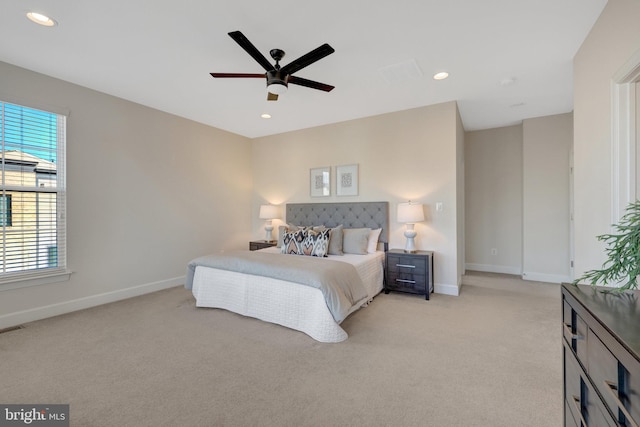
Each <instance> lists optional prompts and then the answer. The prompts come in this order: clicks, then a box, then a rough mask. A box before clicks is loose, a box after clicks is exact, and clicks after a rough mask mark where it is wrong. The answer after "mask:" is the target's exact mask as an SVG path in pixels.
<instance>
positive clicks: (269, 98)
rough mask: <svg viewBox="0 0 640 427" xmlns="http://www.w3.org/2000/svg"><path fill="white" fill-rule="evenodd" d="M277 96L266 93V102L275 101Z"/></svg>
mask: <svg viewBox="0 0 640 427" xmlns="http://www.w3.org/2000/svg"><path fill="white" fill-rule="evenodd" d="M277 100H278V95H276V94H275V93H271V92H267V101H277Z"/></svg>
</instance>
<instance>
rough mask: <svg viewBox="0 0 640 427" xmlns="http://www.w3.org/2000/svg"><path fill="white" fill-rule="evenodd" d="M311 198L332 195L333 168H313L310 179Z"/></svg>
mask: <svg viewBox="0 0 640 427" xmlns="http://www.w3.org/2000/svg"><path fill="white" fill-rule="evenodd" d="M309 184H310V187H311V197H327V196H330V195H331V168H330V167H326V168H313V169H311V175H310V178H309Z"/></svg>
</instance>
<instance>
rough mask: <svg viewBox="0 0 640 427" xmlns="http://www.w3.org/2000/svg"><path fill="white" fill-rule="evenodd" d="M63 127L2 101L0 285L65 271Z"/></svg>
mask: <svg viewBox="0 0 640 427" xmlns="http://www.w3.org/2000/svg"><path fill="white" fill-rule="evenodd" d="M65 128H66V117H65V116H64V115H60V114H56V113H50V112H46V111H41V110H37V109H33V108H28V107H23V106H20V105H15V104H9V103H5V102H1V101H0V161H1V163H0V166H1V171H0V172H1V176H0V252H1V253H2V258H1V259H0V283H3V282H5V283H6V282H9V281H15V280H20V279H27V278H29V279H30V278H38V277H40V276H44V275H50V274H57V273H62V272H66V259H65V254H66V249H65V248H66V224H65V220H64V218H65V202H66V201H65V195H66V191H65V177H64V173H65V168H64V160H65Z"/></svg>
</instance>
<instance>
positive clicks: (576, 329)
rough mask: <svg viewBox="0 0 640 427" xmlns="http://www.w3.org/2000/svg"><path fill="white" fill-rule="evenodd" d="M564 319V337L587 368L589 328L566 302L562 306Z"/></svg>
mask: <svg viewBox="0 0 640 427" xmlns="http://www.w3.org/2000/svg"><path fill="white" fill-rule="evenodd" d="M562 318H563V336H564V339H565V340H566V341H567V343H568V344H569V346H570V347H571V349H572V350H573V352H574V353H575V354H576V357H577V358H578V360H579V361H580V363H582V366H585V367H586V366H587V362H588V360H587V358H588V353H587V340H588V338H589V337H588V335H589V327H588V326H587V324H586V322H585V321H584V320H583V319H582V317H580V315H579V314H578V313H577V312H576V311H575V310H574V309H573V308H571V305H570V304H569V303H568V302H567V301H566V300H565V301H563V305H562Z"/></svg>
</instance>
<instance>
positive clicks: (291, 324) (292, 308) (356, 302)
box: [185, 202, 389, 342]
mask: <svg viewBox="0 0 640 427" xmlns="http://www.w3.org/2000/svg"><path fill="white" fill-rule="evenodd" d="M286 223H287V224H292V225H296V226H298V227H319V226H323V227H324V229H334V230H335V229H336V228H339V227H340V226H342V228H344V233H345V234H344V235H345V236H347V235H350V236H352V235H353V233H352V232H356V231H358V232H361V231H362V229H371V230H377V229H380V232H379V233H380V234H379V236H377V244H376V245H375V246H374V247H375V249H377V250H375V251H372V253H369V251H367V253H366V254H354V253H345V254H344V255H328V256H327V257H309V256H300V255H285V254H281V253H280V252H281V248H280V247H272V248H266V249H262V250H260V251H254V252H249V251H242V253H240V252H238V253H232V254H226V255H224V258H226V259H224V260H221V259H220V258H222V257H223V256H222V255H218V256H207V257H201V258H198V259H196V260H193V261H192V262H191V263H189V267H188V269H187V284H185V286H186V287H187V288H190V289H191V290H192V293H193V295H194V297H195V299H196V306H197V307H210V308H222V309H225V310H229V311H232V312H235V313H238V314H241V315H244V316H249V317H254V318H257V319H260V320H263V321H266V322H270V323H275V324H279V325H282V326H285V327H288V328H291V329H295V330H298V331H301V332H304V333H306V334H307V335H309V336H310V337H311V338H313V339H315V340H317V341H320V342H340V341H344V340H345V339H347V337H348V336H347V333H346V332H345V331H344V329H343V328H342V327H341V326H340V324H341V323H342V321H343V320H344V319H345V318H346V317H348V316H349V315H351V314H352V313H353V312H355V311H357V310H358V309H360V308H362V307H366V306H367V305H368V304H369V303H370V302H371V301H372V300H373V298H374V297H375V296H376V295H377V294H378V293H380V291H381V290H382V289H383V279H384V257H385V252H384V251H385V250H386V248H387V242H388V224H389V207H388V202H352V203H293V204H288V205H287V206H286ZM347 230H349V231H347ZM279 240H281V241H282V238H280V239H279ZM345 242H346V240H345ZM346 249H347V248H345V250H346ZM370 249H371V248H370ZM236 256H237V259H238V260H239V261H237V263H240V264H239V265H241V266H243V267H244V265H245V263H252V264H253V263H257V264H260V265H261V268H265V266H267V267H268V264H270V263H271V261H272V260H274V259H275V258H279V259H283V260H285V264H287V265H289V264H294V263H296V265H292V266H291V268H294V269H295V270H294V273H289V272H285V273H280V274H271V272H270V271H269V272H268V273H263V271H262V270H257V271H258V272H257V273H256V270H251V269H246V268H236V267H235V266H234V267H228V266H227V264H228V263H229V262H230V261H231V262H232V263H233V264H234V265H235V264H236ZM274 257H275V258H274ZM245 258H246V259H245ZM298 260H299V261H298ZM298 262H300V263H304V264H305V266H304V267H300V266H298V264H297V263H298ZM336 262H337V264H336ZM221 263H222V264H221ZM307 263H311V264H313V265H312V266H311V267H313V268H314V269H316V270H318V274H320V275H324V274H325V273H326V274H328V275H329V276H331V277H333V278H335V277H336V276H338V277H339V278H342V279H343V280H342V281H343V282H352V281H353V282H358V283H361V284H362V289H360V288H359V289H358V291H350V290H347V291H346V292H347V293H348V294H349V297H352V298H351V300H350V301H348V302H345V300H344V297H341V298H342V299H341V303H339V304H338V306H339V307H338V309H336V307H335V305H336V304H335V301H334V300H335V299H336V298H334V299H332V300H331V301H330V300H329V299H328V298H327V292H330V293H331V295H333V292H335V291H334V290H331V291H327V290H326V288H322V287H314V286H311V285H308V284H306V285H305V284H300V283H297V282H298V281H305V280H306V279H303V276H305V277H306V276H311V277H313V276H312V275H311V274H309V275H307V274H297V271H298V269H303V268H307V267H308V266H307V265H306V264H307ZM330 266H331V268H333V267H340V268H344V269H345V270H341V273H340V274H335V273H333V272H332V270H329V267H330ZM351 266H352V267H351ZM348 269H350V270H353V271H355V274H356V275H357V277H352V276H349V274H347V273H350V274H351V272H350V271H349V270H348ZM300 271H306V270H300ZM342 273H344V274H342ZM347 277H348V278H349V279H346V278H347ZM299 279H301V280H299ZM309 280H311V279H309ZM343 286H350V285H349V284H344V285H343ZM350 292H351V294H350Z"/></svg>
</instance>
